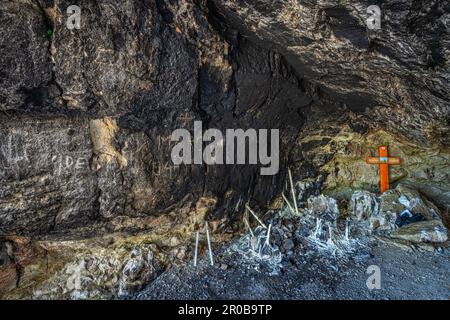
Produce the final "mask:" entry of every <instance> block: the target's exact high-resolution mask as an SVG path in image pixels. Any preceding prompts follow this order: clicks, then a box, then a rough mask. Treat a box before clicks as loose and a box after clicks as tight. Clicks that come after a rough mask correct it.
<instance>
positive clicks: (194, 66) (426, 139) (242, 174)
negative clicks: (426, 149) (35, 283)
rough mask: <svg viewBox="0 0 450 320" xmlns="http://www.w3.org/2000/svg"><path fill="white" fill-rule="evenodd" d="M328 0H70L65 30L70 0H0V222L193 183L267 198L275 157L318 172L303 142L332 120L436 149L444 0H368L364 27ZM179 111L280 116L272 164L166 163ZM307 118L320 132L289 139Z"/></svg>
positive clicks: (224, 204)
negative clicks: (374, 5) (375, 19)
mask: <svg viewBox="0 0 450 320" xmlns="http://www.w3.org/2000/svg"><path fill="white" fill-rule="evenodd" d="M334 2H335V1H325V2H324V1H322V2H321V4H320V5H319V4H315V1H303V2H302V3H299V2H298V1H294V0H292V1H262V0H261V1H246V2H242V1H232V0H226V1H203V0H200V1H190V0H183V1H166V0H157V1H151V0H144V1H142V0H126V1H114V0H107V1H79V2H78V3H77V5H78V6H80V7H81V9H82V14H81V29H80V30H77V29H74V30H69V29H68V28H67V27H66V21H67V19H68V17H69V14H67V11H66V10H67V7H69V6H70V5H72V4H73V3H72V2H71V1H65V0H55V1H42V0H36V1H31V0H15V1H2V2H1V3H0V6H1V11H0V26H1V27H0V57H1V60H0V182H1V184H0V232H1V233H2V234H19V235H44V234H48V233H50V232H60V233H64V232H65V231H66V230H68V229H73V228H76V227H81V226H90V225H92V224H94V223H100V222H101V223H106V224H107V223H108V222H109V221H112V220H114V219H117V218H120V217H134V218H139V217H148V216H158V215H160V214H163V213H167V212H169V211H174V210H176V209H177V208H181V207H193V208H195V203H196V202H197V200H198V199H199V198H200V197H211V198H216V199H217V204H216V207H215V210H214V211H213V215H215V216H216V217H220V218H222V217H225V218H226V219H228V220H233V219H237V218H238V217H239V214H240V212H241V211H242V210H243V208H244V204H245V203H246V202H247V201H249V200H251V201H254V202H255V205H259V206H261V207H267V206H268V205H269V204H270V203H271V202H272V200H273V199H274V198H275V197H276V196H277V195H278V194H279V192H280V191H281V189H282V188H283V187H284V183H285V176H286V169H287V166H288V165H289V164H293V165H294V166H295V176H296V179H298V180H300V179H304V178H310V179H314V178H316V177H317V176H320V178H319V180H320V181H323V180H324V176H326V175H327V174H328V173H326V172H323V171H324V169H323V166H326V165H327V164H328V163H329V162H330V161H331V160H332V158H333V154H332V152H329V153H326V152H325V153H324V152H321V151H315V150H316V149H315V148H317V147H326V146H329V145H330V144H331V143H333V141H332V139H331V138H329V136H333V135H336V134H337V133H338V132H333V130H335V128H336V127H339V126H342V125H344V124H348V125H350V124H351V128H352V130H354V131H355V132H358V133H360V134H363V135H364V134H366V133H367V132H369V131H371V130H375V129H380V128H382V129H384V130H386V131H389V132H391V133H393V134H396V135H399V136H401V137H403V138H404V137H406V138H408V139H411V140H413V141H414V142H416V143H421V144H423V145H425V146H429V145H437V146H438V148H441V149H442V148H447V149H448V141H449V139H448V122H449V113H448V111H449V101H450V97H449V92H450V84H449V73H448V70H449V68H448V55H449V52H448V50H449V49H448V48H449V47H450V46H449V32H448V27H449V17H448V13H447V14H446V12H448V11H449V10H448V3H446V2H445V1H431V2H430V1H428V2H425V1H423V2H421V1H396V2H395V3H392V4H383V5H382V6H381V7H382V11H383V13H384V17H385V18H384V20H383V26H382V29H381V30H380V31H368V30H367V28H366V26H365V24H364V23H365V22H364V20H365V17H366V14H365V10H366V3H365V2H363V1H357V2H355V1H347V2H340V5H336V4H335V3H334ZM194 120H201V121H202V122H203V127H204V129H206V128H219V129H222V130H223V129H226V128H242V129H244V130H245V129H248V128H256V129H259V128H264V129H272V128H276V129H280V140H281V142H280V151H281V154H280V172H279V174H277V175H275V176H273V177H272V176H270V177H268V176H266V177H264V176H260V175H259V168H258V167H257V166H239V165H236V166H232V165H226V166H204V165H197V166H196V165H193V166H180V167H175V166H173V164H172V161H171V159H170V154H171V149H172V147H173V145H174V143H171V142H170V136H171V133H172V132H173V130H175V129H177V128H187V129H189V130H192V129H193V122H194ZM318 128H320V134H322V135H323V136H326V138H324V139H322V138H320V140H319V141H318V142H311V141H309V142H308V144H307V145H305V148H304V149H300V150H299V145H302V144H301V143H302V140H301V138H302V137H305V136H308V135H309V134H310V133H312V132H314V130H316V129H318ZM334 147H336V146H335V145H331V148H332V149H331V150H333V148H334ZM308 150H311V152H309V153H308ZM445 179H447V180H448V176H447V177H446V178H445V177H444V178H439V179H438V180H437V181H436V183H441V182H442V181H443V180H445ZM447 180H445V181H447ZM321 183H322V182H321ZM446 183H447V182H446ZM432 187H433V186H432ZM444 189H445V188H444ZM433 190H434V189H433ZM444 191H445V190H444ZM102 230H103V229H102ZM95 231H96V232H100V230H95ZM104 231H108V229H104Z"/></svg>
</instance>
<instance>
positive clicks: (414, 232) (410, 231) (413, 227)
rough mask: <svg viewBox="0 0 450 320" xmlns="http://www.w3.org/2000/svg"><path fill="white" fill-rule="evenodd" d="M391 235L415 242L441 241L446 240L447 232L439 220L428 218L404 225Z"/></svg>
mask: <svg viewBox="0 0 450 320" xmlns="http://www.w3.org/2000/svg"><path fill="white" fill-rule="evenodd" d="M391 237H393V238H396V239H402V240H407V241H411V242H416V243H420V242H431V243H442V242H445V241H447V239H448V234H447V229H446V228H445V227H444V225H443V224H442V222H441V221H439V220H429V221H421V222H416V223H411V224H409V225H406V226H404V227H402V228H400V229H398V230H397V231H395V232H393V233H392V234H391Z"/></svg>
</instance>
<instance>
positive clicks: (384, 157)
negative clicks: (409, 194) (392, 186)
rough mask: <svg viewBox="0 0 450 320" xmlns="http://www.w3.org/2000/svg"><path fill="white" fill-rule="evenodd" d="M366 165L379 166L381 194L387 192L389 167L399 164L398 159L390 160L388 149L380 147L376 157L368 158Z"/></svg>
mask: <svg viewBox="0 0 450 320" xmlns="http://www.w3.org/2000/svg"><path fill="white" fill-rule="evenodd" d="M366 163H367V164H378V165H379V168H380V190H381V193H383V192H385V191H387V190H389V165H397V164H400V158H390V157H389V149H388V147H387V146H380V147H378V157H368V158H366Z"/></svg>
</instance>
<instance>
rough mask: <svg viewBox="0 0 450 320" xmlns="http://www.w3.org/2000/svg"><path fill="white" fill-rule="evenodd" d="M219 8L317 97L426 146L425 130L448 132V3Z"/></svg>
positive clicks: (237, 4) (402, 0)
mask: <svg viewBox="0 0 450 320" xmlns="http://www.w3.org/2000/svg"><path fill="white" fill-rule="evenodd" d="M214 3H215V4H216V5H217V7H218V8H219V12H221V13H222V14H223V15H224V16H225V17H226V18H227V20H228V21H230V22H231V25H232V26H233V27H235V28H237V29H238V30H240V31H241V32H243V33H244V34H246V35H248V36H249V37H251V38H252V39H253V40H254V41H256V42H258V43H259V44H261V45H263V46H265V47H272V48H274V49H275V50H276V51H278V52H280V53H282V54H283V55H284V56H285V57H286V58H287V60H288V61H289V63H290V64H291V65H292V66H293V67H294V68H295V70H296V71H297V72H298V73H299V74H300V75H301V76H302V77H305V78H307V79H309V80H311V81H313V82H314V83H315V84H317V85H318V92H317V93H318V95H321V96H325V97H328V98H330V97H331V98H332V99H333V100H338V101H340V102H342V103H345V104H346V105H347V106H348V108H349V109H351V110H353V111H355V112H361V111H364V110H365V109H366V108H371V109H372V110H367V111H366V112H365V114H367V115H368V116H369V119H370V121H375V122H377V123H379V124H382V125H383V126H385V127H387V128H389V130H390V131H392V132H395V133H399V134H402V135H405V136H407V137H410V138H413V139H415V140H418V139H419V140H420V142H422V143H429V137H427V135H426V134H427V130H424V128H426V127H433V126H434V127H437V128H440V129H441V130H444V129H445V128H446V127H447V126H448V120H449V104H450V99H449V94H448V93H449V92H450V82H449V73H448V69H449V68H448V63H449V61H448V59H449V58H448V57H449V48H450V33H449V28H450V25H449V16H448V12H449V10H450V4H449V2H448V1H438V0H436V1H428V2H425V1H412V0H398V1H389V2H383V1H333V0H330V1H320V2H319V3H318V2H317V1H295V0H292V1H269V0H267V1H265V0H261V1H246V2H245V3H243V2H242V1H237V0H236V1H235V0H226V1H221V0H217V1H214ZM371 4H377V5H379V6H380V9H381V12H382V25H381V29H380V30H369V29H368V28H367V26H366V19H367V18H369V16H370V15H369V14H368V13H367V8H368V6H369V5H371ZM438 115H439V116H438Z"/></svg>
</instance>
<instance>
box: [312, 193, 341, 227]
mask: <svg viewBox="0 0 450 320" xmlns="http://www.w3.org/2000/svg"><path fill="white" fill-rule="evenodd" d="M307 209H308V212H309V213H310V214H311V215H313V216H315V217H319V218H321V219H324V220H326V221H329V222H332V223H336V220H337V218H338V216H339V208H338V205H337V201H336V199H333V198H331V197H327V196H324V195H319V196H317V197H310V198H309V199H308V201H307Z"/></svg>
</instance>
